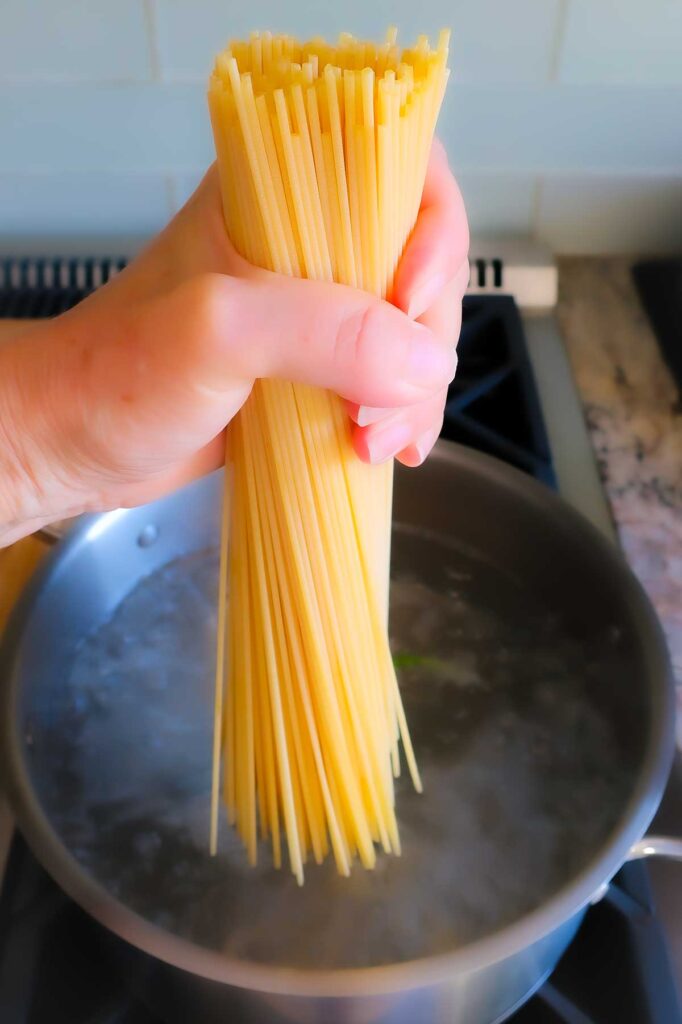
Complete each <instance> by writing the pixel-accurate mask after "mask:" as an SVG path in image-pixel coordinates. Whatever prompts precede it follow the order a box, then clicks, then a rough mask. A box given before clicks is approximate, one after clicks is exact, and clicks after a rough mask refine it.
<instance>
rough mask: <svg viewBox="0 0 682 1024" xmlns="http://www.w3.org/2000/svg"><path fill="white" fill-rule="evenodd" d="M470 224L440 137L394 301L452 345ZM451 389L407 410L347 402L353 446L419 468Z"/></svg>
mask: <svg viewBox="0 0 682 1024" xmlns="http://www.w3.org/2000/svg"><path fill="white" fill-rule="evenodd" d="M468 250H469V228H468V225H467V218H466V212H465V210H464V203H463V202H462V196H461V193H460V191H459V188H458V186H457V182H456V181H455V179H454V177H453V176H452V172H451V171H450V168H449V167H448V160H447V154H446V152H445V149H444V148H443V146H442V145H441V143H440V142H439V141H438V140H437V139H436V140H435V141H434V144H433V148H432V151H431V159H430V161H429V167H428V170H427V174H426V182H425V184H424V192H423V196H422V204H421V209H420V211H419V216H418V218H417V223H416V225H415V228H414V231H413V232H412V236H411V238H410V241H409V243H408V245H407V248H406V250H405V253H404V255H403V258H402V260H401V262H400V265H399V267H398V273H397V275H396V280H395V285H394V289H393V296H392V298H393V301H394V303H395V304H396V306H398V308H399V309H402V310H404V311H405V312H406V313H407V314H408V316H410V317H412V318H414V319H416V320H417V321H418V322H419V323H422V324H424V325H425V326H426V327H428V328H429V330H431V331H432V332H433V333H434V334H435V335H436V337H439V338H440V339H441V340H442V341H443V342H444V343H445V344H446V345H448V346H454V345H456V343H457V341H458V339H459V332H460V328H461V326H462V298H463V296H464V293H465V292H466V289H467V285H468V283H469V261H468V259H467V253H468ZM446 397H447V387H445V388H442V389H441V390H439V391H437V392H436V393H435V394H432V395H429V396H427V397H426V398H424V399H422V400H421V401H418V402H412V403H410V404H409V405H407V406H405V407H404V408H402V409H395V408H371V407H369V406H358V405H355V404H353V403H347V404H348V412H349V415H350V416H351V419H352V420H353V421H354V422H355V423H356V424H357V426H356V427H355V429H354V437H353V443H354V446H355V449H356V451H357V453H358V455H359V456H360V458H362V459H364V460H365V461H367V462H383V461H384V460H386V459H389V458H391V457H392V456H395V457H396V458H397V459H398V461H399V462H402V463H404V464H405V465H406V466H419V465H420V464H421V463H422V462H423V461H424V459H425V458H426V456H427V455H428V453H429V452H430V451H431V449H432V448H433V445H434V444H435V442H436V440H437V438H438V435H439V434H440V430H441V427H442V425H443V409H444V406H445V399H446Z"/></svg>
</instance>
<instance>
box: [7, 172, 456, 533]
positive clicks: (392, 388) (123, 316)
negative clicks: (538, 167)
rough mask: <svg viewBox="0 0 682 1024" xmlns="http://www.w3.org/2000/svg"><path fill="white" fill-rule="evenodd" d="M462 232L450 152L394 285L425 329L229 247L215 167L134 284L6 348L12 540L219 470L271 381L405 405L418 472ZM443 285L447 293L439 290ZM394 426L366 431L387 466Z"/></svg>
mask: <svg viewBox="0 0 682 1024" xmlns="http://www.w3.org/2000/svg"><path fill="white" fill-rule="evenodd" d="M434 167H435V170H434ZM448 182H449V184H448ZM429 211H435V212H436V215H435V216H434V212H431V213H430V212H429ZM437 211H440V214H438V213H437ZM457 218H459V220H457ZM441 220H442V221H443V228H444V227H445V224H446V223H447V224H449V225H450V226H449V227H448V228H447V233H446V231H445V230H443V229H442V228H441V227H440V223H439V222H440V221H441ZM456 220H457V222H458V224H459V225H460V227H459V229H458V230H459V233H458V235H457V239H458V243H459V244H460V248H462V247H463V248H464V249H465V248H466V239H465V238H463V235H462V228H461V225H464V229H463V230H464V236H465V235H466V225H465V220H464V214H463V211H462V210H461V200H460V199H459V193H458V192H457V190H456V186H455V185H454V182H453V181H452V179H451V177H450V176H449V172H448V171H447V169H446V164H445V161H444V158H443V156H442V154H441V153H436V154H435V156H434V160H433V161H432V166H431V168H430V171H429V180H428V182H427V188H426V190H425V203H424V208H423V210H422V213H421V214H420V219H419V223H418V225H417V228H416V229H415V233H414V239H413V241H412V242H411V243H410V245H409V246H408V249H407V252H406V255H405V257H404V260H403V263H402V265H401V268H400V271H399V274H398V280H397V283H396V290H395V295H396V302H397V303H399V304H400V305H401V306H402V308H404V309H407V308H408V306H409V307H410V313H411V314H412V315H413V316H417V315H419V319H420V321H421V324H416V323H413V322H412V321H411V320H410V319H409V318H408V317H407V316H405V315H404V314H403V313H401V312H400V311H399V310H398V309H396V308H394V307H392V306H391V305H389V304H387V303H382V302H379V301H378V300H377V299H375V298H373V297H372V296H369V295H366V294H364V293H361V292H357V291H354V290H352V289H348V288H344V287H342V286H340V285H332V284H326V283H320V282H312V281H295V280H292V279H289V278H282V277H278V276H277V275H274V274H270V273H268V272H267V271H263V270H260V269H258V268H254V267H252V266H250V265H249V264H247V263H246V262H245V261H244V260H242V259H241V258H240V257H239V256H238V255H237V253H236V252H235V251H234V249H233V248H232V246H231V245H230V243H229V241H228V240H227V238H226V234H225V230H224V226H223V221H222V213H221V205H220V194H219V187H218V181H217V174H216V170H215V168H212V169H211V170H210V171H209V172H208V174H207V175H206V177H205V179H204V181H203V182H202V184H201V185H200V186H199V188H198V190H197V192H196V193H195V194H194V196H193V197H192V198H191V199H190V200H189V202H188V203H187V204H186V206H185V207H184V208H183V210H181V211H180V213H179V214H178V215H177V217H176V218H175V219H174V220H173V221H172V222H171V224H170V225H169V226H168V227H167V228H166V230H165V231H164V232H162V233H161V235H159V236H158V238H157V239H155V240H154V242H153V243H152V244H151V245H150V246H149V247H148V248H147V249H146V250H145V252H143V253H142V254H141V255H140V256H139V257H138V258H137V259H136V260H135V261H133V262H132V263H131V264H130V266H129V267H128V268H127V269H126V270H125V271H124V272H123V273H121V274H120V275H119V276H118V277H117V278H115V279H114V280H113V281H112V282H110V283H109V284H108V285H107V286H106V287H104V288H101V289H99V290H98V291H97V292H95V293H94V294H93V295H92V296H90V298H88V299H87V300H86V301H84V302H83V303H81V304H80V305H79V306H77V307H76V308H75V309H73V310H71V311H70V312H69V313H67V314H64V315H63V316H61V317H58V318H57V319H56V320H53V321H47V322H45V323H41V324H40V325H38V326H36V327H35V328H33V329H31V330H25V331H23V332H22V335H21V338H20V339H19V338H17V340H16V341H15V342H14V343H12V341H11V340H10V342H9V343H7V342H6V343H5V344H4V345H2V346H1V347H0V543H9V542H10V541H11V540H13V539H16V538H17V537H19V536H22V535H23V534H25V533H28V532H31V531H32V530H35V529H37V528H38V527H40V526H41V525H44V524H45V523H47V522H50V521H52V520H54V519H57V518H62V517H64V516H67V515H73V514H77V513H79V512H82V511H87V510H98V509H103V508H111V507H115V506H125V505H134V504H140V503H143V502H146V501H150V500H152V499H154V498H156V497H158V496H159V495H161V494H163V493H165V492H167V491H169V490H172V489H173V488H175V487H178V486H180V485H182V484H184V483H186V482H188V481H189V480H191V479H193V478H194V477H196V476H198V475H200V474H202V473H205V472H207V471H209V470H211V469H213V468H216V467H217V466H218V465H220V463H221V462H222V459H223V440H222V437H221V434H222V431H223V428H224V426H225V424H226V423H227V422H228V421H229V420H230V419H231V418H232V416H234V414H235V413H236V412H237V411H238V409H239V408H240V407H241V405H242V404H243V402H244V401H245V400H246V398H247V397H248V394H249V392H250V389H251V387H252V384H253V381H254V379H255V378H257V377H269V376H277V377H282V378H284V379H290V380H297V381H301V382H305V383H310V384H314V385H317V386H320V387H326V388H329V389H332V390H334V391H336V392H338V393H339V394H341V395H342V396H343V397H344V398H346V399H347V400H348V401H349V403H351V405H350V408H351V409H354V410H355V411H356V414H357V410H358V409H359V408H361V407H362V408H365V409H372V410H374V409H377V408H379V409H383V410H400V412H399V413H395V415H396V416H399V417H401V418H402V422H403V423H405V424H408V425H409V436H408V447H407V448H406V449H405V451H403V452H402V454H401V457H402V458H403V460H404V461H406V462H408V464H409V463H410V461H412V462H416V461H418V460H417V458H416V457H415V456H414V454H411V453H410V449H409V443H411V442H412V441H415V442H416V443H417V445H420V444H421V443H422V442H421V441H420V438H421V436H422V434H423V429H424V424H426V429H427V430H429V431H431V432H432V431H433V429H434V425H435V423H436V421H437V420H438V417H439V416H442V403H443V395H444V389H445V388H446V386H447V382H448V381H449V380H450V379H451V377H452V375H453V373H454V367H455V359H454V354H453V351H452V343H453V341H454V337H455V336H456V333H458V330H459V327H458V325H459V314H458V307H459V298H458V297H457V296H458V294H459V293H458V291H457V290H456V286H453V285H452V284H450V285H448V284H446V285H443V280H444V277H443V275H445V276H447V274H448V273H449V272H450V270H452V269H453V266H454V263H455V261H456V256H457V253H455V255H454V257H453V254H452V251H451V240H452V238H453V237H454V236H453V235H452V224H453V222H454V221H456ZM463 258H464V255H463V254H462V255H461V259H463ZM431 275H433V277H434V278H435V277H438V280H437V285H438V287H435V286H434V283H433V281H432V282H430V283H429V284H428V285H427V286H426V287H425V288H424V284H425V280H426V278H428V277H430V276H431ZM438 275H440V276H438ZM434 292H435V293H437V294H435V295H434ZM422 310H426V312H424V313H423V315H422ZM450 312H452V314H453V317H452V318H450ZM356 418H360V419H361V416H359V415H356ZM389 419H390V417H389ZM378 428H379V423H377V424H373V425H372V426H370V427H357V428H356V429H355V433H354V443H355V446H356V449H357V450H358V453H359V454H360V456H361V457H364V458H371V459H372V460H374V461H377V455H376V449H374V450H372V448H371V446H372V438H373V436H374V435H375V434H376V433H377V432H378ZM406 436H407V435H406ZM403 447H405V446H403ZM391 454H393V453H392V452H388V453H386V455H385V456H384V457H389V456H390V455H391Z"/></svg>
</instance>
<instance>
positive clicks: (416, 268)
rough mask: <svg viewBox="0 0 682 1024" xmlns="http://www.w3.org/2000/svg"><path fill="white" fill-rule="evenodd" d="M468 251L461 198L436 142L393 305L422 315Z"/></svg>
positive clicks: (453, 274) (400, 267)
mask: <svg viewBox="0 0 682 1024" xmlns="http://www.w3.org/2000/svg"><path fill="white" fill-rule="evenodd" d="M468 249H469V228H468V225H467V218H466V212H465V209H464V203H463V201H462V195H461V193H460V191H459V188H458V186H457V182H456V181H455V179H454V177H453V176H452V173H451V171H450V169H449V167H448V162H447V157H446V155H445V150H444V149H443V147H442V146H441V144H440V143H439V142H438V141H437V140H436V141H435V142H434V146H433V149H432V152H431V158H430V160H429V166H428V170H427V174H426V181H425V184H424V193H423V196H422V205H421V209H420V211H419V216H418V218H417V223H416V224H415V227H414V230H413V232H412V236H411V238H410V242H409V244H408V246H407V249H406V251H405V254H404V256H403V258H402V260H401V262H400V266H399V267H398V273H397V275H396V280H395V283H394V289H393V301H394V302H395V304H396V305H397V306H398V307H399V308H400V309H403V310H405V312H407V313H408V315H409V316H411V317H412V318H417V317H421V315H422V314H423V313H424V311H425V310H426V309H428V308H429V307H430V306H431V305H432V303H433V302H434V300H435V299H436V297H437V296H438V295H439V294H440V292H441V291H442V290H443V288H444V287H445V285H446V284H448V282H450V281H452V279H453V278H454V277H455V276H456V275H457V273H458V272H459V271H460V269H461V267H462V264H463V263H464V262H465V260H466V256H467V252H468Z"/></svg>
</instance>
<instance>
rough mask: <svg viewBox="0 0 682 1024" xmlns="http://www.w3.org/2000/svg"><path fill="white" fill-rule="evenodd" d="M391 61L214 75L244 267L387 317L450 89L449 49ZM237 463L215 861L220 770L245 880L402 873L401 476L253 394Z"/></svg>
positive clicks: (280, 65) (286, 388)
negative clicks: (397, 560) (278, 874)
mask: <svg viewBox="0 0 682 1024" xmlns="http://www.w3.org/2000/svg"><path fill="white" fill-rule="evenodd" d="M395 40H396V36H395V31H394V30H391V31H389V33H388V35H387V38H386V42H385V43H383V44H382V45H380V46H375V45H374V44H372V43H364V42H359V41H357V40H355V39H353V38H352V37H351V36H349V35H343V36H341V37H340V39H339V42H338V44H337V45H336V46H330V45H328V44H327V43H325V42H324V41H323V40H320V39H314V40H312V41H310V42H307V43H300V42H297V41H296V40H294V39H292V38H291V37H289V36H271V35H270V34H269V33H263V34H262V35H259V34H254V35H252V37H251V38H250V40H248V41H245V42H233V43H231V44H230V46H229V48H228V49H227V50H225V51H224V52H223V53H221V54H220V55H219V57H218V58H217V60H216V63H215V69H214V72H213V74H212V76H211V80H210V86H209V106H210V111H211V120H212V124H213V132H214V137H215V144H216V151H217V155H218V164H219V169H220V180H221V188H222V198H223V208H224V215H225V223H226V227H227V231H228V233H229V235H230V238H231V239H232V241H233V243H234V245H235V247H236V248H237V249H238V251H239V252H240V253H241V254H242V255H243V256H245V257H246V259H248V260H249V261H250V262H252V263H254V264H256V265H258V266H261V267H265V268H267V269H269V270H273V271H276V272H279V273H282V274H289V275H294V276H297V277H308V278H316V279H318V280H335V281H339V282H341V283H344V284H349V285H353V286H356V287H359V288H363V289H366V290H367V291H370V292H373V293H375V294H376V295H379V296H382V297H390V290H391V283H392V280H393V276H394V274H395V270H396V267H397V264H398V260H399V259H400V256H401V254H402V251H403V248H404V246H405V243H406V240H407V238H408V236H409V234H410V231H411V229H412V227H413V225H414V222H415V219H416V216H417V212H418V209H419V203H420V198H421V192H422V188H423V183H424V177H425V173H426V166H427V161H428V156H429V151H430V147H431V140H432V137H433V132H434V127H435V123H436V118H437V116H438V111H439V108H440V104H441V101H442V97H443V93H444V89H445V85H446V82H447V77H448V71H447V67H446V63H447V48H448V33H446V32H443V33H441V36H440V39H439V42H438V46H437V48H436V49H435V50H432V49H431V48H430V47H429V44H428V41H427V39H426V37H423V36H422V37H420V38H419V39H418V40H417V43H416V45H415V46H414V47H413V48H412V49H407V50H403V51H402V52H399V50H398V48H397V46H396V41H395ZM245 344H248V339H245ZM228 447H229V455H230V459H229V461H230V466H229V476H228V471H227V470H226V499H225V515H224V523H223V541H222V548H221V570H220V604H219V615H218V618H219V624H218V657H217V671H216V709H215V735H214V768H213V794H212V805H211V847H212V850H213V851H215V848H216V843H217V815H218V803H219V797H218V791H219V785H220V762H221V759H222V764H223V793H224V799H225V803H226V805H227V813H228V818H229V820H230V821H231V822H232V823H234V824H235V825H236V827H237V829H238V831H239V833H240V835H241V837H242V839H243V841H244V843H245V846H246V849H247V851H248V856H249V859H250V861H251V862H252V863H255V861H256V856H257V845H258V840H259V836H260V838H261V839H269V840H270V842H271V845H272V851H273V860H274V863H275V865H277V866H279V865H280V864H281V861H282V846H283V841H285V842H286V848H287V850H288V858H289V862H290V865H291V870H292V871H293V873H294V874H295V876H296V878H297V879H298V881H299V882H302V881H303V865H304V863H305V862H306V859H307V858H308V856H309V855H310V854H312V856H313V857H314V859H315V861H317V862H318V863H319V862H320V861H322V860H323V858H324V857H325V856H326V855H327V854H328V853H329V851H330V849H331V852H332V854H333V856H334V858H335V861H336V865H337V867H338V870H339V871H340V872H341V873H342V874H348V872H349V871H350V868H351V864H352V861H353V859H354V857H356V856H357V857H358V858H359V859H360V861H361V863H362V864H363V865H364V866H365V867H367V868H371V867H373V866H374V863H375V859H376V846H375V844H377V843H378V844H380V845H381V847H382V848H383V849H384V850H385V851H386V852H392V853H399V852H400V840H399V835H398V826H397V822H396V816H395V808H394V777H395V776H397V775H398V774H399V772H400V755H399V744H400V742H402V747H403V751H404V754H405V758H406V761H407V765H408V768H409V771H410V774H411V776H412V780H413V783H414V785H415V786H416V788H417V789H420V788H421V783H420V779H419V773H418V770H417V765H416V762H415V758H414V753H413V751H412V746H411V743H410V737H409V733H408V730H407V723H406V721H405V715H404V711H403V707H402V702H401V698H400V692H399V689H398V685H397V680H396V676H395V671H394V667H393V663H392V660H391V654H390V650H389V644H388V636H387V628H386V622H387V614H388V578H389V559H390V527H391V496H392V479H393V468H392V464H390V463H389V464H386V465H383V466H376V467H369V466H366V465H364V464H362V463H361V462H360V461H359V460H358V459H357V458H356V457H355V456H354V454H353V452H352V449H351V443H350V430H349V424H348V422H347V417H346V416H345V414H344V411H343V409H342V407H341V404H340V401H339V400H338V399H337V398H336V397H335V396H334V395H332V394H329V393H327V392H325V391H322V390H319V389H315V388H311V387H308V386H303V385H299V384H292V383H288V382H284V381H275V380H267V381H265V380H263V381H258V382H257V383H256V385H255V387H254V390H253V393H252V395H251V397H250V398H249V400H248V401H247V403H246V405H245V406H244V408H243V409H242V411H241V412H240V413H239V415H238V416H237V417H236V419H235V420H234V421H233V422H232V424H231V425H230V428H229V434H228ZM228 481H229V483H230V484H231V486H230V487H229V488H228ZM228 491H229V500H228ZM228 535H229V544H228ZM228 593H229V598H228ZM225 681H226V685H225Z"/></svg>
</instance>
